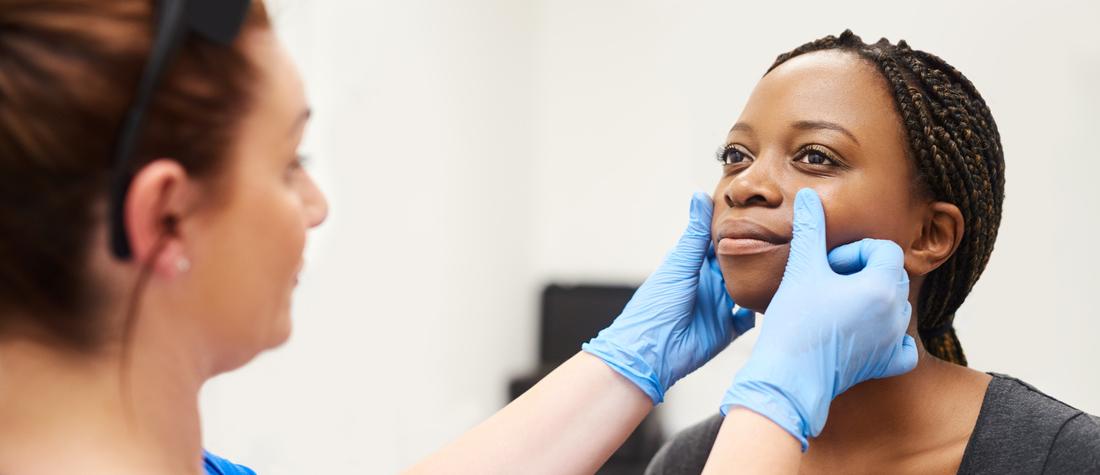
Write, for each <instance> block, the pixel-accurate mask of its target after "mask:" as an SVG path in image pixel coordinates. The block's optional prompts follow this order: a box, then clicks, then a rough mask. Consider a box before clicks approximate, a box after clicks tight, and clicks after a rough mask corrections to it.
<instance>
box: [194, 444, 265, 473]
mask: <svg viewBox="0 0 1100 475" xmlns="http://www.w3.org/2000/svg"><path fill="white" fill-rule="evenodd" d="M202 465H203V468H205V469H206V475H256V472H254V471H252V469H251V468H248V467H245V466H244V465H237V464H235V463H233V462H230V461H228V460H226V459H223V458H221V457H218V456H217V455H214V454H212V453H210V452H207V451H205V450H204V451H202Z"/></svg>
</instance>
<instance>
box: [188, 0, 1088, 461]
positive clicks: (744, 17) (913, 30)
mask: <svg viewBox="0 0 1100 475" xmlns="http://www.w3.org/2000/svg"><path fill="white" fill-rule="evenodd" d="M915 5H917V4H915V3H912V2H910V3H908V4H898V5H897V6H895V7H890V8H888V7H885V6H884V4H883V3H881V2H869V1H868V2H848V3H845V4H843V5H837V4H835V3H834V4H828V5H826V4H821V3H820V2H805V3H804V4H802V5H801V6H798V7H794V6H791V5H789V4H788V3H786V2H765V3H759V4H747V3H744V2H720V1H696V2H673V1H652V0H651V1H637V0H636V1H627V0H545V1H517V0H465V1H461V2H460V1H446V0H415V1H411V0H409V1H380V0H365V1H354V0H344V1H337V0H326V1H304V0H276V3H275V7H274V8H273V10H274V14H275V17H276V20H277V23H278V24H279V27H280V29H281V32H282V35H283V37H284V39H285V40H286V41H287V43H288V45H289V46H290V48H291V50H292V52H293V53H294V55H295V56H296V57H297V59H298V61H299V64H300V65H301V66H302V68H303V70H304V73H305V75H306V80H307V85H308V87H309V90H310V94H311V97H312V102H313V104H314V106H315V109H316V112H317V114H316V121H315V122H314V123H313V124H312V125H311V131H310V132H309V136H308V139H307V145H306V147H305V148H306V151H307V152H309V153H310V154H311V155H313V156H314V160H313V165H311V167H312V170H313V171H314V173H315V174H316V175H317V176H318V178H319V180H320V182H321V185H322V186H323V187H324V188H325V190H326V191H327V192H328V194H329V198H330V201H331V203H332V214H331V219H330V221H329V222H328V223H326V224H325V225H324V226H323V227H322V228H321V229H320V230H319V231H317V232H316V233H315V236H314V237H313V240H312V242H311V249H310V252H309V254H308V261H309V262H308V263H307V271H306V274H305V275H304V278H303V283H302V287H301V289H300V290H299V294H298V296H297V302H296V305H295V307H296V308H295V310H296V315H295V322H296V328H295V335H294V337H293V338H292V340H291V342H290V343H289V344H287V345H286V346H285V347H283V348H281V349H279V350H276V351H274V352H271V353H269V354H266V355H264V356H262V357H260V358H259V359H258V360H257V361H256V362H254V363H253V364H251V365H249V366H248V367H246V368H244V369H241V370H239V371H237V372H234V373H232V374H229V375H225V376H223V377H220V378H218V379H216V380H215V381H213V382H212V383H211V384H210V385H209V386H208V388H207V390H206V392H205V394H204V399H203V403H204V404H203V405H204V416H205V420H204V422H205V430H204V432H205V435H206V445H207V446H208V447H209V448H211V449H212V450H215V451H216V452H219V453H224V454H226V455H228V456H231V457H232V458H234V459H237V460H240V461H243V462H246V463H249V464H251V465H253V466H254V467H255V468H257V469H259V470H260V471H261V473H266V474H282V473H323V472H325V471H342V470H350V471H354V472H357V473H361V472H366V473H389V472H395V471H397V470H399V469H400V468H401V467H405V466H407V465H409V464H411V463H412V462H414V461H415V460H416V459H417V458H419V457H422V456H424V455H425V454H427V453H429V452H430V451H431V450H433V449H435V448H437V447H439V446H440V445H442V444H443V443H444V442H445V441H447V440H449V439H452V438H453V437H455V436H456V435H457V434H459V433H460V432H461V431H463V430H464V429H467V428H469V427H470V426H472V425H473V424H474V423H476V422H477V421H478V420H479V419H481V418H483V417H485V416H487V415H489V414H490V413H492V412H493V411H494V410H495V409H496V408H498V407H499V406H500V404H502V403H503V402H504V399H505V384H506V381H507V378H508V377H510V376H513V375H516V374H519V373H522V372H524V371H526V370H528V369H530V368H531V367H532V366H533V364H534V360H535V352H536V348H535V342H536V334H535V331H536V330H535V318H536V307H535V306H536V297H537V292H538V290H539V288H540V286H541V285H542V284H543V283H545V282H547V281H549V280H565V281H577V282H580V281H602V282H621V281H625V282H640V281H641V280H642V279H643V278H644V277H645V276H646V275H647V274H648V272H650V271H651V270H652V269H653V268H654V267H655V266H656V264H657V263H658V262H659V261H660V259H661V257H662V256H663V255H664V253H665V252H666V251H667V249H668V248H669V247H670V246H671V245H672V243H673V242H674V241H675V239H676V237H677V236H678V235H679V233H680V231H681V229H682V226H683V225H684V222H685V220H686V211H687V205H688V199H689V196H690V193H691V192H692V191H694V190H697V189H702V190H706V191H710V190H711V189H712V188H713V186H714V184H715V183H716V180H717V177H718V169H717V166H716V164H715V162H714V161H713V152H714V150H715V148H716V147H717V146H718V145H719V141H720V140H721V138H722V137H723V136H724V134H725V131H726V130H727V129H728V128H729V126H730V124H731V123H732V122H733V120H734V119H735V118H736V116H737V114H738V113H739V112H740V108H741V106H742V105H743V103H744V101H745V99H746V98H747V96H748V93H749V92H750V90H751V88H752V86H753V85H754V84H755V82H756V80H757V79H758V78H759V76H760V75H761V74H762V73H763V71H764V69H765V68H766V67H767V66H768V64H770V62H771V60H772V59H773V58H774V57H775V56H776V55H777V54H779V53H781V52H784V51H786V50H788V49H791V48H793V47H795V46H797V45H799V44H801V43H802V42H804V41H808V40H810V39H814V38H817V37H819V36H823V35H825V34H829V33H833V34H836V33H839V32H840V31H842V30H843V29H844V28H846V27H850V28H852V29H854V30H855V31H856V33H857V34H860V35H862V36H863V38H864V39H865V40H875V39H877V38H878V37H879V36H888V37H889V38H890V39H892V40H896V39H898V38H905V39H907V40H909V42H910V44H911V45H912V46H914V47H915V48H918V49H925V50H928V51H931V52H934V53H936V54H938V55H940V56H942V57H944V58H945V59H946V60H947V61H948V62H950V63H952V64H954V65H955V66H957V67H959V68H960V69H961V70H962V71H963V72H964V73H965V74H967V75H968V76H969V77H970V78H971V79H972V80H973V81H974V82H975V84H977V86H978V88H979V89H980V90H981V91H982V92H983V94H984V95H985V97H986V99H987V101H988V102H989V104H990V107H991V108H992V110H993V113H994V116H995V117H996V118H997V121H998V124H999V126H1000V130H1001V133H1002V136H1003V142H1004V146H1005V150H1006V161H1007V163H1008V167H1007V170H1008V171H1007V182H1008V183H1007V198H1006V204H1005V218H1004V221H1003V224H1002V227H1001V234H1000V238H999V239H998V244H997V249H996V251H995V252H994V254H993V259H992V262H991V263H990V265H989V268H988V270H987V271H986V273H985V275H984V277H983V278H982V280H981V281H980V282H979V283H978V285H977V287H976V288H975V290H974V292H973V294H972V295H971V297H970V298H969V299H968V300H967V303H966V304H965V305H964V306H963V307H962V309H961V311H960V313H959V317H958V320H957V326H958V328H959V334H960V338H961V339H962V342H963V345H964V348H965V349H966V351H967V354H968V356H969V358H970V360H971V365H972V366H974V367H975V368H979V369H982V370H991V371H999V372H1006V373H1010V374H1013V375H1016V376H1019V377H1021V378H1023V379H1025V380H1027V381H1030V382H1032V383H1033V384H1035V385H1036V386H1038V387H1039V388H1040V389H1043V390H1045V391H1047V392H1049V393H1051V394H1053V395H1055V396H1057V397H1059V398H1060V399H1062V400H1064V401H1066V402H1068V403H1070V404H1073V405H1076V406H1078V407H1080V408H1082V409H1085V410H1088V411H1090V412H1092V413H1100V377H1098V376H1096V370H1095V369H1094V366H1095V364H1096V362H1100V345H1096V344H1094V343H1093V341H1094V339H1095V336H1096V335H1098V334H1100V322H1098V321H1097V317H1098V316H1100V308H1098V304H1097V303H1095V302H1096V301H1095V300H1094V295H1095V294H1096V292H1097V290H1098V289H1100V278H1098V277H1097V273H1096V272H1094V271H1093V269H1095V268H1097V267H1098V266H1100V253H1097V252H1094V251H1092V249H1091V246H1092V244H1093V242H1094V241H1095V239H1094V238H1093V237H1094V236H1097V235H1098V232H1100V218H1098V217H1097V216H1096V215H1095V210H1096V209H1097V206H1098V205H1100V203H1098V201H1100V198H1097V197H1096V195H1095V194H1093V192H1091V191H1090V189H1089V188H1090V185H1092V184H1093V183H1092V181H1091V179H1092V178H1093V177H1095V176H1097V175H1098V173H1100V163H1098V161H1097V159H1096V158H1094V155H1096V153H1095V150H1094V149H1093V145H1092V139H1094V138H1095V137H1094V136H1095V134H1096V132H1097V131H1100V115H1098V114H1097V111H1098V110H1100V93H1098V92H1097V89H1096V88H1095V87H1094V86H1093V84H1092V83H1093V82H1094V81H1095V78H1096V77H1098V76H1100V41H1098V40H1097V38H1096V37H1095V35H1094V34H1093V33H1091V31H1093V27H1092V25H1091V23H1092V22H1094V21H1095V19H1097V18H1100V7H1098V6H1096V4H1095V3H1093V4H1090V3H1088V2H1080V3H1072V4H1071V3H1062V2H1046V3H1044V4H1043V5H1042V7H1043V8H1042V9H1041V10H1040V8H1039V5H1037V4H1035V3H1032V2H1029V3H1022V2H1016V3H1013V2H996V3H994V2H951V1H946V0H937V1H932V2H922V3H920V5H919V7H917V6H915ZM990 10H995V14H996V16H997V19H996V20H994V19H992V16H993V14H994V13H991V12H990ZM752 338H753V336H752V335H749V336H747V337H746V338H743V339H742V340H739V341H738V342H735V343H734V345H733V346H732V347H731V348H730V350H728V351H727V352H726V353H724V354H722V355H721V356H719V357H718V358H717V359H716V360H715V361H714V362H712V363H711V364H710V365H709V366H707V367H706V368H704V369H703V370H701V371H700V372H698V373H696V374H695V375H692V376H691V377H689V378H687V379H685V380H684V381H683V382H681V383H680V384H679V385H678V386H677V387H676V388H674V389H673V390H672V392H671V393H670V394H669V402H668V403H666V404H665V405H663V406H662V413H663V418H664V420H665V422H666V423H667V425H668V427H669V428H670V429H673V430H675V429H679V428H682V427H684V426H686V425H688V424H690V423H691V422H693V421H695V420H698V419H700V418H702V417H705V416H706V415H709V414H711V413H713V411H714V410H715V407H716V403H717V401H718V400H719V398H720V397H721V393H722V391H723V390H724V389H725V387H726V385H727V384H728V382H729V379H730V378H731V377H732V374H733V373H734V371H735V370H736V369H737V367H738V366H739V365H740V364H741V362H742V361H743V360H744V358H745V356H746V355H747V351H748V349H749V348H750V346H751V343H752Z"/></svg>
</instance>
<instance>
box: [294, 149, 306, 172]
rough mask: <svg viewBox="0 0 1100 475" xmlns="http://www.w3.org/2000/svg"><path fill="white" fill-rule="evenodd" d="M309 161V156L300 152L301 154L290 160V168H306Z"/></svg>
mask: <svg viewBox="0 0 1100 475" xmlns="http://www.w3.org/2000/svg"><path fill="white" fill-rule="evenodd" d="M307 163H309V156H308V155H303V154H300V153H299V154H297V155H295V156H294V160H293V161H291V162H290V169H291V170H300V169H302V168H305V166H306V164H307Z"/></svg>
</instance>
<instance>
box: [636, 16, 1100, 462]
mask: <svg viewBox="0 0 1100 475" xmlns="http://www.w3.org/2000/svg"><path fill="white" fill-rule="evenodd" d="M718 160H719V161H720V162H721V165H722V168H723V174H722V178H721V179H720V181H719V183H718V187H717V189H716V191H715V193H714V215H713V216H714V218H713V219H714V221H713V223H712V230H713V234H714V238H715V243H716V248H717V254H718V262H719V264H720V267H721V268H722V272H723V274H724V276H725V283H726V286H727V289H728V291H729V293H730V295H731V297H732V298H733V299H734V301H736V302H737V303H738V304H740V305H741V306H744V307H747V308H749V309H752V310H755V311H759V312H762V313H764V314H765V315H764V317H763V318H764V322H765V324H764V330H763V332H762V333H761V340H760V341H758V343H757V346H756V348H755V349H754V350H753V356H754V357H755V356H756V355H757V354H758V353H760V352H763V351H766V348H764V346H765V343H764V338H765V337H766V336H767V335H766V332H767V322H768V318H769V317H768V310H770V309H772V307H775V306H778V304H777V303H776V302H773V296H775V295H776V292H777V289H782V287H781V286H780V283H781V279H783V278H784V263H785V262H786V261H787V259H788V254H790V255H792V256H793V254H794V251H793V247H792V246H791V243H790V241H791V229H792V225H791V219H792V217H791V216H792V215H791V213H792V211H791V210H792V205H791V203H792V202H793V201H794V197H795V194H796V192H797V191H798V190H799V189H801V188H812V189H814V190H816V191H817V193H818V194H820V196H821V201H822V202H823V205H824V214H825V221H826V223H827V225H826V228H827V229H828V234H827V238H826V246H827V248H828V249H833V248H834V247H835V246H838V245H840V244H843V243H848V242H851V241H853V240H857V239H859V238H863V237H871V238H879V239H884V240H890V241H893V242H895V243H897V244H898V246H899V247H900V248H901V250H902V253H903V256H904V257H903V258H904V267H905V271H906V272H907V273H908V275H909V285H908V292H909V302H910V304H911V309H912V314H911V315H912V317H911V320H910V324H909V330H908V333H909V334H910V335H911V336H913V337H915V338H914V340H915V341H919V342H920V345H919V358H918V364H917V367H916V369H915V370H913V371H911V372H908V373H905V374H902V375H900V376H896V377H891V378H885V379H874V380H868V381H866V382H863V383H860V384H857V385H855V386H854V387H851V388H850V389H849V390H847V391H844V390H843V389H841V390H840V392H842V394H839V395H838V396H836V398H835V400H833V401H832V404H831V408H830V409H829V412H828V425H825V421H824V419H822V420H820V421H819V423H817V424H811V425H810V426H809V427H798V426H797V425H796V426H795V427H791V425H790V424H786V423H785V422H784V420H783V418H782V417H776V416H773V415H771V414H768V413H767V412H766V411H762V410H761V409H759V408H761V407H762V408H765V409H766V408H767V407H768V405H767V404H757V405H753V404H752V398H751V397H746V396H745V395H744V394H737V390H738V389H737V388H740V389H739V390H744V388H745V387H748V385H746V384H745V381H747V380H751V379H753V378H756V379H766V376H764V377H762V376H760V374H763V373H754V374H746V373H747V372H748V371H747V369H743V370H742V371H741V373H739V374H738V376H737V378H736V379H735V383H734V385H733V386H732V387H731V390H730V392H728V393H727V396H726V399H725V400H724V401H723V404H722V408H721V409H722V413H723V414H727V413H728V414H730V415H731V416H732V415H733V414H735V413H738V412H740V411H744V410H746V408H748V409H751V410H753V411H756V412H758V413H762V414H764V415H766V416H768V417H769V418H771V419H772V420H773V421H775V422H776V423H777V424H778V425H780V426H783V427H784V428H785V429H787V431H788V432H790V433H791V435H794V436H795V438H797V439H801V440H802V441H803V450H804V454H803V455H802V456H801V457H800V461H799V462H796V465H795V467H798V469H799V470H800V471H803V472H807V473H955V472H957V473H1100V419H1097V418H1096V417H1094V416H1091V415H1088V414H1086V413H1083V412H1082V411H1079V410H1077V409H1075V408H1073V407H1070V406H1068V405H1066V404H1063V403H1061V402H1060V401H1058V400H1056V399H1054V398H1051V397H1049V396H1047V395H1045V394H1043V393H1041V392H1039V391H1038V390H1036V389H1035V388H1033V387H1031V386H1029V385H1027V384H1025V383H1023V382H1021V381H1019V380H1016V379H1014V378H1011V377H1009V376H1005V375H1000V374H995V373H988V374H987V373H982V372H979V371H975V370H972V369H969V368H967V367H966V365H967V362H966V357H965V355H964V353H963V350H962V346H961V344H960V341H959V338H958V336H957V335H956V332H955V330H954V328H953V325H952V323H953V321H954V318H955V313H956V311H957V310H958V309H959V306H960V305H961V304H962V303H963V301H964V300H965V298H966V296H967V294H968V293H969V292H970V290H971V289H972V288H973V286H974V284H975V282H976V281H977V280H978V277H979V276H980V275H981V273H982V270H983V269H984V268H985V266H986V263H987V262H988V261H989V257H990V254H991V252H992V250H993V245H994V241H995V240H996V237H997V228H998V225H999V223H1000V219H1001V208H1002V202H1003V199H1004V167H1005V165H1004V157H1003V152H1002V149H1001V139H1000V135H999V133H998V131H997V125H996V123H995V122H994V120H993V116H992V115H991V113H990V110H989V107H988V106H987V105H986V103H985V100H984V99H983V98H982V96H981V94H979V93H978V91H977V89H976V88H975V87H974V84H973V83H971V82H970V81H969V80H968V79H967V78H966V77H965V76H963V75H962V73H960V72H959V71H958V70H957V69H955V68H954V67H952V66H951V65H949V64H947V63H946V62H944V61H943V60H942V59H940V58H939V57H937V56H935V55H932V54H930V53H926V52H923V51H919V50H914V49H912V48H911V47H910V46H909V45H908V44H906V42H905V41H900V42H898V43H897V44H892V43H890V42H889V41H887V40H886V39H882V40H880V41H878V42H877V43H874V44H866V43H864V42H863V41H862V40H861V39H860V38H859V37H858V36H856V35H855V34H853V33H852V32H851V31H845V32H844V33H842V34H841V35H840V36H839V37H836V36H827V37H825V38H822V39H819V40H816V41H813V42H810V43H807V44H805V45H803V46H800V47H798V48H796V49H795V50H793V51H791V52H788V53H785V54H782V55H780V56H779V57H778V58H777V59H776V61H775V63H774V64H773V65H772V66H771V67H770V68H769V69H768V71H767V72H766V74H765V75H764V77H763V78H762V79H761V80H760V82H759V84H758V85H757V86H756V88H755V90H754V91H753V92H752V95H751V96H750V98H749V100H748V102H747V104H746V106H745V109H744V110H743V112H742V114H741V116H740V118H739V119H738V121H737V122H736V124H735V125H734V126H733V128H732V129H731V130H730V132H729V134H728V136H727V140H726V143H725V145H724V146H722V147H721V148H720V151H719V154H718ZM796 221H797V219H796ZM777 300H778V297H777ZM849 356H850V355H849ZM751 361H752V360H751V359H750V363H751ZM748 366H750V365H747V366H746V368H748ZM733 420H734V418H733V417H727V418H725V420H724V419H723V417H722V416H721V415H715V416H714V417H712V418H710V419H708V420H706V421H703V422H702V423H700V424H698V425H696V426H694V427H691V428H689V429H687V430H685V431H684V432H682V433H680V434H679V435H678V436H676V437H675V438H674V439H673V440H672V441H670V442H669V443H668V444H667V445H666V446H665V447H664V448H663V449H662V450H661V451H660V452H659V453H658V455H657V456H656V457H655V459H654V460H653V462H652V463H651V465H650V467H649V470H648V473H654V474H662V473H663V474H676V473H699V472H700V471H702V469H703V467H704V464H706V467H707V468H708V471H711V470H714V471H715V472H721V471H723V469H728V468H731V467H732V466H734V465H732V463H733V462H736V461H743V460H746V459H748V458H751V457H753V456H755V454H754V453H752V449H750V448H748V447H749V445H746V444H751V442H752V441H751V440H748V441H746V439H744V438H743V437H739V436H738V434H737V433H736V432H734V429H731V428H730V426H732V425H733V422H732V421H733ZM807 439H809V440H807ZM712 446H713V451H712ZM708 457H709V461H708Z"/></svg>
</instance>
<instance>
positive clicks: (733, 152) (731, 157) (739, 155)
mask: <svg viewBox="0 0 1100 475" xmlns="http://www.w3.org/2000/svg"><path fill="white" fill-rule="evenodd" d="M751 160H752V159H751V158H749V156H748V154H747V153H745V152H743V151H741V150H740V149H739V148H737V147H735V146H733V145H727V146H726V147H725V148H723V149H721V150H719V151H718V162H719V163H721V164H722V165H736V164H738V163H743V162H748V161H751Z"/></svg>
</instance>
